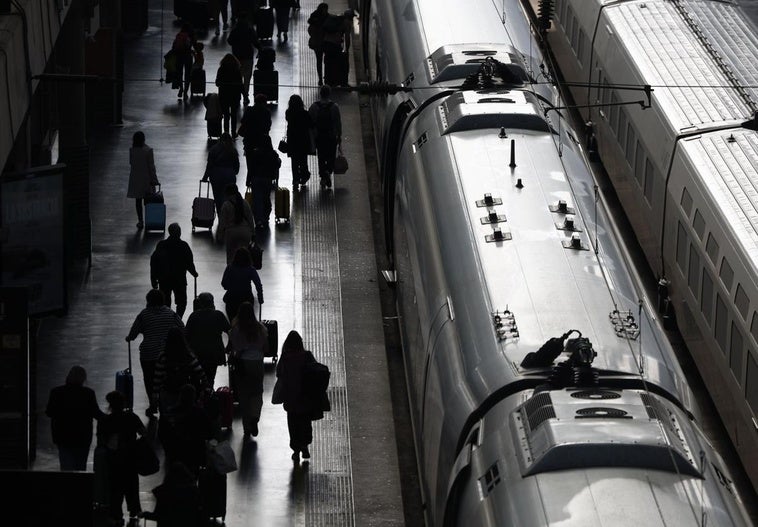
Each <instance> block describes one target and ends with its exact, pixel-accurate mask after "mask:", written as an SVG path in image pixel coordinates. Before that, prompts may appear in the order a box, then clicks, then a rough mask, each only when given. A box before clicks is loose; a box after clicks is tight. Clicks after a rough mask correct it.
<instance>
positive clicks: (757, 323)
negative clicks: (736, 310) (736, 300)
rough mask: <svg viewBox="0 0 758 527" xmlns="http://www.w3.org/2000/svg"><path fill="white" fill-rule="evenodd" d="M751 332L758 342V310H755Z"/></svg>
mask: <svg viewBox="0 0 758 527" xmlns="http://www.w3.org/2000/svg"><path fill="white" fill-rule="evenodd" d="M750 333H751V334H752V335H753V338H754V339H755V341H756V342H758V312H756V311H753V322H752V323H751V324H750Z"/></svg>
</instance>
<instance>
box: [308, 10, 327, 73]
mask: <svg viewBox="0 0 758 527" xmlns="http://www.w3.org/2000/svg"><path fill="white" fill-rule="evenodd" d="M328 16H329V4H327V3H326V2H322V3H320V4H319V5H318V7H316V10H315V11H314V12H313V13H311V16H309V17H308V47H309V48H311V49H312V50H313V52H314V53H315V54H316V73H317V74H318V85H319V86H321V85H322V84H324V73H323V71H324V27H323V26H324V21H326V18H327V17H328Z"/></svg>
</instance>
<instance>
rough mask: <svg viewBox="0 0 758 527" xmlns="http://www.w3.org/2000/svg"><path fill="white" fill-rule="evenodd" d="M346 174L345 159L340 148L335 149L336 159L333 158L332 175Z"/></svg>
mask: <svg viewBox="0 0 758 527" xmlns="http://www.w3.org/2000/svg"><path fill="white" fill-rule="evenodd" d="M345 172H347V158H346V157H345V156H344V155H343V154H342V147H341V146H338V147H337V157H335V158H334V173H335V174H344V173H345Z"/></svg>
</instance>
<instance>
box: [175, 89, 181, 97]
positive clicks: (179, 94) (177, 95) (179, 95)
mask: <svg viewBox="0 0 758 527" xmlns="http://www.w3.org/2000/svg"><path fill="white" fill-rule="evenodd" d="M176 98H177V99H181V98H182V90H179V93H177V94H176Z"/></svg>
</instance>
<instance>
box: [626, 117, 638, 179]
mask: <svg viewBox="0 0 758 527" xmlns="http://www.w3.org/2000/svg"><path fill="white" fill-rule="evenodd" d="M636 146H637V134H636V133H635V132H634V127H633V126H632V123H629V126H628V128H627V131H626V160H627V161H629V166H630V167H632V170H634V150H635V148H636Z"/></svg>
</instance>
